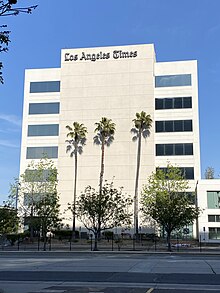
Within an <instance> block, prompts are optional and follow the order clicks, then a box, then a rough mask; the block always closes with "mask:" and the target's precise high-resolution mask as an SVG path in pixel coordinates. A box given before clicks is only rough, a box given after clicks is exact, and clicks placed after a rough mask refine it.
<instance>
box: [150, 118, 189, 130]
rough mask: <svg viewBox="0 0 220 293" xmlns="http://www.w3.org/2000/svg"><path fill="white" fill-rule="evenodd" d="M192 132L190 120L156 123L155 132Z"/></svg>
mask: <svg viewBox="0 0 220 293" xmlns="http://www.w3.org/2000/svg"><path fill="white" fill-rule="evenodd" d="M181 131H192V120H165V121H156V132H181Z"/></svg>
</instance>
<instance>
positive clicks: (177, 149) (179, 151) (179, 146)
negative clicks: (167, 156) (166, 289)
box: [175, 143, 184, 156]
mask: <svg viewBox="0 0 220 293" xmlns="http://www.w3.org/2000/svg"><path fill="white" fill-rule="evenodd" d="M183 147H184V144H183V143H177V144H175V155H176V156H182V155H184V152H183Z"/></svg>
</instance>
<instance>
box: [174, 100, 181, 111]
mask: <svg viewBox="0 0 220 293" xmlns="http://www.w3.org/2000/svg"><path fill="white" fill-rule="evenodd" d="M182 101H183V99H182V98H174V107H173V108H174V109H179V108H183V103H182Z"/></svg>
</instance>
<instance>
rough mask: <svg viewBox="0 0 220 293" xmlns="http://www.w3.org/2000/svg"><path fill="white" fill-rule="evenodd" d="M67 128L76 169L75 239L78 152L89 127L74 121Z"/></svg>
mask: <svg viewBox="0 0 220 293" xmlns="http://www.w3.org/2000/svg"><path fill="white" fill-rule="evenodd" d="M66 129H68V130H69V132H68V133H67V138H70V139H68V140H66V142H67V143H68V145H67V148H66V152H67V153H70V157H71V158H72V157H74V163H75V170H74V191H73V205H72V206H71V208H72V213H73V227H72V238H73V239H75V232H76V183H77V166H78V154H82V152H83V146H84V145H85V144H86V134H87V128H86V127H85V126H84V124H80V123H78V122H73V126H69V125H67V126H66Z"/></svg>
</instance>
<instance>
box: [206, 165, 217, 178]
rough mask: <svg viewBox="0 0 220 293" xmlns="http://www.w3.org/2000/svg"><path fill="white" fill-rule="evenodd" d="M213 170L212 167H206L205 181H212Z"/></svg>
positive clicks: (213, 176)
mask: <svg viewBox="0 0 220 293" xmlns="http://www.w3.org/2000/svg"><path fill="white" fill-rule="evenodd" d="M214 178H215V169H214V168H213V167H207V168H206V170H205V179H214Z"/></svg>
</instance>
